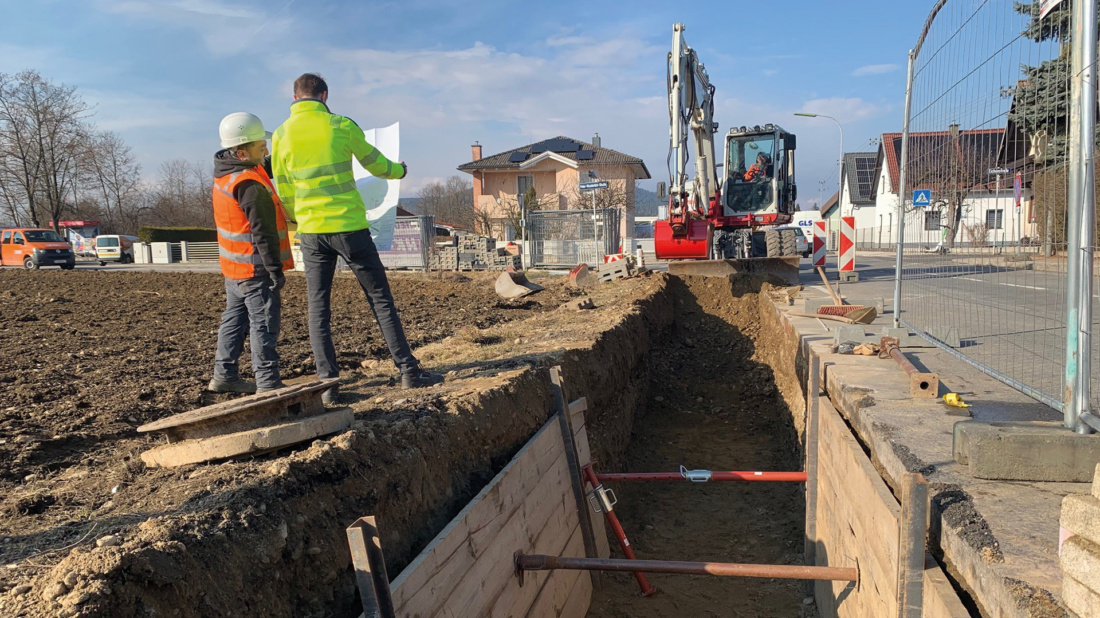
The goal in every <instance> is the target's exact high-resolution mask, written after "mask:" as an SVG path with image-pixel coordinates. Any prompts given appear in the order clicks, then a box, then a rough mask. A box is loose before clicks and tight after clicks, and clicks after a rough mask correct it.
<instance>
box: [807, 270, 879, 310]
mask: <svg viewBox="0 0 1100 618" xmlns="http://www.w3.org/2000/svg"><path fill="white" fill-rule="evenodd" d="M817 274H818V275H821V282H822V283H824V284H825V289H826V290H828V291H829V297H830V298H832V299H833V303H834V304H832V305H822V306H820V307H818V308H817V314H818V315H832V316H839V317H845V318H848V319H850V320H852V322H853V323H860V324H870V323H871V322H873V321H874V320H875V318H876V317H878V312H877V311H875V308H874V307H864V306H863V305H845V304H844V300H843V299H841V298H840V296H839V295H837V293H836V292H835V291H834V290H833V286H832V285H830V284H829V279H828V278H827V277H826V276H825V269H824V268H822V267H820V266H818V267H817Z"/></svg>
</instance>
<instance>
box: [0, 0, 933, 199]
mask: <svg viewBox="0 0 1100 618" xmlns="http://www.w3.org/2000/svg"><path fill="white" fill-rule="evenodd" d="M931 4H932V3H931V1H929V2H869V1H866V2H865V1H845V2H810V1H786V2H779V1H776V2H767V1H765V2H757V3H748V2H699V3H694V4H691V3H685V2H677V3H671V2H594V1H588V2H554V3H550V2H518V1H512V2H498V1H480V2H430V1H427V0H403V1H399V2H354V1H344V2H321V1H320V0H292V1H290V2H289V3H288V2H287V0H267V1H256V0H239V1H235V2H217V1H215V0H186V1H172V0H159V1H154V0H87V1H77V0H68V1H64V0H56V1H50V0H39V1H35V2H13V1H9V0H2V1H0V5H2V6H3V12H4V15H5V19H4V20H2V21H0V72H8V73H11V72H16V71H19V70H22V69H25V68H34V69H37V70H39V71H40V72H41V73H43V74H44V75H45V76H47V77H49V78H51V79H53V80H55V81H60V82H64V83H67V84H70V85H74V86H77V87H78V88H79V89H80V92H81V93H82V94H83V95H84V97H85V98H86V99H87V100H88V101H89V102H91V103H93V104H94V105H95V106H96V113H95V117H94V121H95V122H96V124H97V125H98V126H100V127H101V128H103V129H110V130H113V131H116V132H118V133H119V134H121V135H122V136H123V137H124V138H125V139H126V141H127V142H128V143H129V144H130V145H131V146H132V147H133V149H134V151H135V153H136V154H137V156H138V158H139V160H140V161H141V163H142V165H143V173H144V175H145V176H146V177H148V178H151V177H153V176H155V174H156V170H157V168H158V167H159V166H160V164H161V163H162V162H163V161H165V160H168V159H174V158H186V159H191V160H196V161H203V162H205V161H206V160H207V159H209V157H210V156H211V154H212V153H213V152H214V150H216V149H217V126H218V121H219V120H220V119H221V118H222V116H224V115H225V114H227V113H230V112H234V111H250V112H253V113H255V114H258V115H259V116H260V117H261V118H262V119H263V120H264V122H265V124H266V125H270V126H269V128H270V129H273V128H274V127H275V126H277V125H278V124H279V123H281V122H282V121H283V120H284V119H285V118H286V116H287V113H288V108H289V103H290V90H291V83H292V82H293V80H294V78H295V77H297V76H298V75H299V74H300V73H302V72H304V71H317V72H320V73H321V74H323V75H324V76H325V77H326V78H327V79H328V82H329V86H330V90H331V93H330V100H329V103H330V106H331V108H332V109H333V111H334V112H336V113H341V114H344V115H347V116H349V117H351V118H353V119H354V120H356V122H358V123H359V124H360V126H363V127H372V126H381V125H387V124H390V123H392V122H394V121H400V122H401V123H402V142H403V143H402V158H404V159H405V160H406V162H407V163H408V164H409V168H410V177H409V179H408V181H407V182H406V183H405V186H404V187H403V189H402V192H403V194H405V195H407V196H411V195H415V193H416V191H417V189H418V188H419V187H420V186H423V184H425V183H427V182H430V181H432V180H438V179H442V178H445V177H447V176H449V175H452V174H455V173H458V172H456V171H455V167H456V166H458V165H460V164H462V163H465V162H466V161H468V160H469V159H470V144H472V143H474V141H475V140H477V141H479V142H480V143H481V144H482V145H483V146H484V149H485V154H486V155H488V154H492V153H496V152H500V151H503V150H508V149H511V148H514V147H516V146H520V145H523V144H526V143H529V142H532V141H537V140H540V139H543V138H546V137H552V136H555V135H559V134H562V135H568V136H571V137H574V138H577V139H583V140H586V141H587V140H588V139H590V138H591V136H592V134H593V133H594V132H599V133H600V135H601V137H602V138H603V145H604V146H606V147H609V148H614V149H616V150H621V151H623V152H626V153H628V154H631V155H635V156H639V157H641V158H643V159H644V160H645V161H646V164H647V166H648V167H649V170H650V172H651V173H652V174H653V176H654V178H653V180H651V181H648V182H646V183H645V184H644V185H643V186H646V187H649V188H652V187H653V186H654V184H655V183H656V181H658V180H667V172H666V166H665V158H666V155H667V150H668V120H667V111H666V110H667V108H666V95H665V55H666V54H667V53H668V50H669V47H670V44H671V36H672V24H673V23H674V22H683V23H685V24H686V25H687V31H686V33H685V38H686V40H687V42H688V44H689V45H691V46H692V47H694V48H695V49H696V50H697V51H698V53H699V55H700V57H701V59H702V60H703V62H704V63H705V64H706V66H707V69H708V72H709V73H710V76H711V81H712V83H714V84H715V85H716V86H717V93H716V101H717V105H716V112H715V115H716V120H717V121H718V123H719V126H720V132H724V131H725V129H726V128H728V127H730V126H731V125H743V124H748V125H751V124H764V123H767V122H772V123H777V124H780V125H782V126H783V127H785V128H786V129H787V130H789V131H792V132H794V133H796V134H797V135H798V137H799V142H798V147H799V152H798V155H797V163H798V180H799V184H800V188H801V191H800V193H801V198H802V199H801V200H800V201H802V202H803V204H804V207H805V206H806V205H808V203H810V202H814V201H816V199H817V195H818V192H819V181H822V180H824V181H826V182H827V183H828V184H827V187H826V195H827V194H828V193H831V192H832V191H834V190H835V186H836V180H835V178H836V155H837V151H838V144H837V139H838V138H837V130H836V126H835V125H834V124H833V123H831V122H829V121H828V120H822V119H816V120H814V119H804V118H796V117H794V116H792V114H793V112H796V111H815V112H820V113H825V114H830V115H833V116H836V117H837V118H838V119H839V120H840V121H841V122H842V123H843V125H844V135H845V140H846V141H845V150H846V151H855V150H872V149H873V148H872V147H870V146H868V140H869V139H871V138H873V137H876V136H877V135H879V134H880V133H882V132H883V131H895V130H899V129H900V124H901V114H902V104H903V96H904V87H905V59H906V53H907V51H908V49H909V46H910V45H912V43H913V41H914V40H915V38H916V36H917V34H918V32H919V29H920V27H921V25H922V24H923V21H924V18H925V16H926V15H927V11H928V9H929V8H930V6H931Z"/></svg>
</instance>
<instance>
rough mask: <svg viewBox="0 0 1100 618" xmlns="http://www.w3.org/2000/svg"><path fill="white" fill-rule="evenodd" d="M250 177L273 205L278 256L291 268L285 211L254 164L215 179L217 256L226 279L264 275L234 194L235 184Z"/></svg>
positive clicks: (264, 272) (291, 260) (246, 217)
mask: <svg viewBox="0 0 1100 618" xmlns="http://www.w3.org/2000/svg"><path fill="white" fill-rule="evenodd" d="M248 180H252V181H255V182H258V183H260V186H262V187H263V188H264V189H265V190H267V192H268V194H269V195H270V196H271V200H272V203H273V205H274V207H275V213H274V214H275V228H276V232H277V234H278V238H279V260H280V261H281V262H282V268H283V270H292V269H293V268H294V259H293V257H292V256H291V253H290V240H289V238H288V235H287V226H286V215H285V213H284V212H283V205H282V202H281V201H280V200H279V196H278V195H276V194H275V188H274V186H273V185H272V183H271V179H270V178H269V177H268V175H267V172H265V171H264V170H263V168H262V167H259V166H257V167H253V168H250V169H247V170H244V171H240V172H236V173H233V174H230V175H228V176H223V177H221V178H215V179H214V190H213V200H214V221H215V224H216V227H217V230H218V257H219V260H218V261H219V262H220V263H221V269H222V274H223V275H225V276H226V277H227V278H229V279H251V278H252V277H257V276H263V275H266V271H265V268H264V263H263V257H262V256H261V255H260V254H259V250H258V249H257V247H256V245H255V243H254V242H253V238H252V225H251V223H250V222H249V220H248V216H247V215H246V214H245V212H244V210H243V209H242V208H241V205H240V203H238V202H237V199H236V197H234V194H235V190H236V188H237V185H239V184H240V183H242V182H245V181H248Z"/></svg>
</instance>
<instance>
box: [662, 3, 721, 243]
mask: <svg viewBox="0 0 1100 618" xmlns="http://www.w3.org/2000/svg"><path fill="white" fill-rule="evenodd" d="M668 115H669V164H670V165H669V177H670V180H671V182H670V186H669V195H668V221H659V222H657V225H656V227H655V230H654V232H655V234H654V236H655V245H656V250H657V256H658V257H659V258H661V259H668V258H706V257H708V256H709V254H710V244H711V237H712V234H713V227H712V226H711V224H710V223H709V222H707V220H706V218H707V216H708V213H710V212H711V211H712V209H713V208H717V207H719V205H720V204H721V184H720V183H719V180H718V172H717V167H716V165H717V164H716V162H715V158H714V134H715V133H716V132H717V131H718V124H717V123H715V122H714V86H713V85H712V84H711V83H710V77H709V76H708V75H707V70H706V68H705V67H704V66H703V63H702V62H700V61H699V57H698V55H696V53H695V50H693V49H692V48H690V47H688V45H687V43H686V42H685V41H684V25H683V24H675V25H673V27H672V51H671V52H670V53H669V55H668ZM689 136H690V137H691V138H692V141H693V142H694V149H692V150H689V147H688V138H689ZM689 158H690V159H693V161H694V170H693V171H694V175H693V176H691V177H689V176H688V160H689Z"/></svg>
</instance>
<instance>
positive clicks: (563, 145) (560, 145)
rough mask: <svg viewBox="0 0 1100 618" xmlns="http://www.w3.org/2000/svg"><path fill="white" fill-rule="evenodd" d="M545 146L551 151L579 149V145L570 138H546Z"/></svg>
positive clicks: (574, 150) (573, 150)
mask: <svg viewBox="0 0 1100 618" xmlns="http://www.w3.org/2000/svg"><path fill="white" fill-rule="evenodd" d="M546 147H547V149H548V150H551V151H553V152H577V151H578V150H580V149H581V145H580V144H578V143H577V142H574V141H573V140H571V139H551V140H547V141H546Z"/></svg>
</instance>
